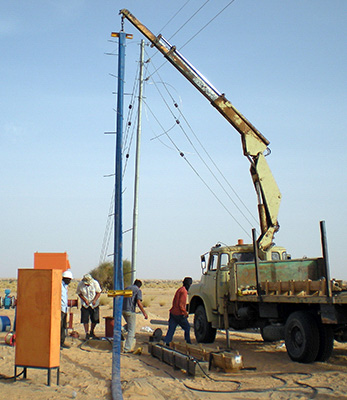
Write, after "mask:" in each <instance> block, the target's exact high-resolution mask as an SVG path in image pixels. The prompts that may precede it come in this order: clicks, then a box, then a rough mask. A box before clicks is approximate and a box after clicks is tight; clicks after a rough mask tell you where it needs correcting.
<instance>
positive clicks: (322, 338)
mask: <svg viewBox="0 0 347 400" xmlns="http://www.w3.org/2000/svg"><path fill="white" fill-rule="evenodd" d="M318 329H319V350H318V354H317V357H316V361H327V360H328V359H329V357H330V356H331V353H332V352H333V348H334V331H333V328H332V327H331V326H329V325H323V324H318Z"/></svg>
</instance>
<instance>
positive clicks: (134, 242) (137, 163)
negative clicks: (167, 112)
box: [131, 39, 145, 283]
mask: <svg viewBox="0 0 347 400" xmlns="http://www.w3.org/2000/svg"><path fill="white" fill-rule="evenodd" d="M144 49H145V41H144V40H143V39H142V40H141V51H140V74H139V103H138V115H137V135H136V156H135V184H134V209H133V232H132V251H131V283H133V282H134V281H135V278H136V267H137V265H136V264H137V221H138V215H139V207H138V200H139V199H138V197H139V196H138V187H139V174H140V144H141V118H142V92H143V66H144Z"/></svg>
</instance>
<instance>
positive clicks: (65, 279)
mask: <svg viewBox="0 0 347 400" xmlns="http://www.w3.org/2000/svg"><path fill="white" fill-rule="evenodd" d="M72 279H73V276H72V272H71V271H70V270H69V269H67V270H66V271H64V272H63V274H62V281H61V322H60V347H61V348H65V349H68V348H69V346H68V345H66V344H65V338H66V317H67V299H68V295H67V292H68V286H69V283H70V282H71V280H72Z"/></svg>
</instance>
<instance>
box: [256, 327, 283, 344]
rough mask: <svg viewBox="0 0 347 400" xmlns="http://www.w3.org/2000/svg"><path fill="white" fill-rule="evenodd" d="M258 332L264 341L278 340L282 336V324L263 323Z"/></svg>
mask: <svg viewBox="0 0 347 400" xmlns="http://www.w3.org/2000/svg"><path fill="white" fill-rule="evenodd" d="M260 334H261V337H262V338H263V340H264V342H278V341H279V340H283V338H284V327H283V325H265V326H263V327H262V328H260Z"/></svg>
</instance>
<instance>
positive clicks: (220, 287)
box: [216, 253, 230, 314]
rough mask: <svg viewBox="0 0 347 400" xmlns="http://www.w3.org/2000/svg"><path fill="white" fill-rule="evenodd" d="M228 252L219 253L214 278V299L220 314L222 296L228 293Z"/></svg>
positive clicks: (222, 303)
mask: <svg viewBox="0 0 347 400" xmlns="http://www.w3.org/2000/svg"><path fill="white" fill-rule="evenodd" d="M229 261H230V260H229V254H227V253H221V254H220V255H219V263H218V269H217V279H216V299H217V308H218V312H219V313H220V314H223V313H224V296H225V295H226V294H227V293H228V282H229V279H230V277H229Z"/></svg>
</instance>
